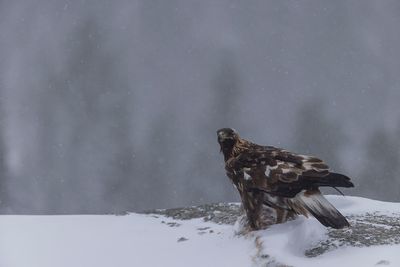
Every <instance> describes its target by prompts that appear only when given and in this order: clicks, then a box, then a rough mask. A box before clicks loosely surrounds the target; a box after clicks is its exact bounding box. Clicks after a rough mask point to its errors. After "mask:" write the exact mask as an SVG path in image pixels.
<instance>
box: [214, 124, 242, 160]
mask: <svg viewBox="0 0 400 267" xmlns="http://www.w3.org/2000/svg"><path fill="white" fill-rule="evenodd" d="M217 136H218V143H219V145H220V146H221V151H222V153H224V156H225V158H226V157H227V156H229V155H230V154H231V153H232V149H233V147H234V146H235V144H236V142H237V141H238V140H239V134H238V133H237V132H236V131H235V130H234V129H231V128H222V129H219V130H218V131H217Z"/></svg>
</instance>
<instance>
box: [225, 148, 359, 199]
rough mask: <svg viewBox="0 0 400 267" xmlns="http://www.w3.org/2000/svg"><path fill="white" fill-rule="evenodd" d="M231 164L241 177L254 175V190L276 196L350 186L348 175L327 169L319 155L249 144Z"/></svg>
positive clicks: (289, 196)
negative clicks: (243, 174) (301, 153)
mask: <svg viewBox="0 0 400 267" xmlns="http://www.w3.org/2000/svg"><path fill="white" fill-rule="evenodd" d="M233 164H234V168H236V169H242V170H243V172H244V173H245V176H246V174H247V175H249V176H251V177H256V178H257V180H258V181H255V184H256V186H255V187H254V190H261V191H264V192H267V193H269V194H271V195H276V196H282V197H288V198H292V197H294V196H296V195H297V194H298V193H299V192H301V191H302V190H313V189H317V188H318V187H319V186H331V187H351V186H353V185H352V183H351V182H350V179H349V178H348V177H346V176H344V175H341V174H337V173H331V172H329V166H328V165H327V164H325V163H324V162H323V161H322V160H321V159H319V158H316V157H313V156H306V155H300V154H296V153H292V152H289V151H286V150H283V149H279V148H275V147H270V146H267V147H264V146H257V147H253V148H252V149H249V150H248V151H246V152H244V153H241V154H240V155H239V156H238V157H237V158H235V161H234V162H233ZM263 180H264V181H263Z"/></svg>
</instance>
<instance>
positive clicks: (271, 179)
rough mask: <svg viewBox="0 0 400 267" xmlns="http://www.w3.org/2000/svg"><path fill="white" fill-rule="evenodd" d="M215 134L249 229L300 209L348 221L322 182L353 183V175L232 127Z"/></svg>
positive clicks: (331, 222)
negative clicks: (244, 136)
mask: <svg viewBox="0 0 400 267" xmlns="http://www.w3.org/2000/svg"><path fill="white" fill-rule="evenodd" d="M217 135H218V143H219V144H220V146H221V151H222V153H223V155H224V159H225V170H226V174H227V176H228V177H229V179H230V180H231V181H232V182H233V184H234V186H235V187H236V189H237V190H238V191H239V194H240V197H241V200H242V204H243V207H244V210H245V212H246V216H247V220H248V226H249V227H250V229H251V230H258V229H263V228H266V227H267V226H269V225H271V224H276V223H282V222H285V221H287V220H289V219H291V218H294V217H296V216H297V215H299V214H302V215H304V216H306V217H308V216H309V215H312V216H314V217H315V218H316V219H317V220H318V221H319V222H320V223H322V224H323V225H325V226H330V227H333V228H337V229H340V228H343V227H346V226H349V222H348V221H347V220H346V218H345V217H344V216H343V215H342V214H341V213H340V212H339V211H338V210H337V209H336V208H335V207H334V206H333V205H332V204H331V203H329V202H328V200H327V199H326V198H325V197H324V196H323V195H322V194H321V192H320V191H319V187H320V186H328V187H333V188H335V189H336V187H354V185H353V183H352V182H351V181H350V178H349V177H347V176H345V175H342V174H339V173H334V172H330V171H329V167H328V165H326V164H325V163H324V162H323V161H322V160H320V159H318V158H316V157H313V156H306V155H300V154H295V153H292V152H289V151H286V150H283V149H280V148H276V147H272V146H261V145H257V144H254V143H252V142H249V141H247V140H245V139H242V138H240V137H239V135H238V133H237V132H236V131H235V130H233V129H230V128H223V129H220V130H218V131H217Z"/></svg>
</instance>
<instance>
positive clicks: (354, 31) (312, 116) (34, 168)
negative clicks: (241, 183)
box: [0, 0, 400, 214]
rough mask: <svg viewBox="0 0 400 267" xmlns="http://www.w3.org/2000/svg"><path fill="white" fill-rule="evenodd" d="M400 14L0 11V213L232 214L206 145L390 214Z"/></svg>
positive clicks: (380, 9) (211, 7) (397, 154)
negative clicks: (301, 164)
mask: <svg viewBox="0 0 400 267" xmlns="http://www.w3.org/2000/svg"><path fill="white" fill-rule="evenodd" d="M399 25H400V2H399V1H396V0H393V1H389V0H388V1H374V0H363V1H345V0H337V1H329V0H326V1H264V0H259V1H235V0H218V1H214V0H202V1H190V0H189V1H188V0H168V1H164V0H135V1H132V0H129V1H128V0H126V1H124V0H121V1H109V0H96V1H94V0H93V1H89V0H87V1H84V0H75V1H53V0H47V1H46V0H44V1H18V0H15V1H7V0H0V200H1V203H0V212H1V213H15V214H21V213H47V214H57V213H114V212H116V213H119V212H124V211H140V210H144V209H152V208H165V207H174V206H185V205H194V204H201V203H210V202H217V201H237V200H238V197H237V192H235V190H234V189H233V187H232V186H231V184H230V182H229V180H228V178H227V177H226V176H225V172H224V168H223V157H222V155H221V154H219V146H218V144H217V141H216V130H217V129H219V128H222V127H233V128H235V129H236V130H237V131H238V132H239V133H240V134H241V136H242V137H244V138H247V139H250V140H252V141H254V142H257V143H259V144H265V145H274V146H278V147H283V148H286V149H290V150H293V151H296V152H299V153H303V154H314V155H317V156H319V157H321V158H322V159H324V160H326V161H327V162H328V163H329V164H330V166H331V167H332V169H333V170H334V171H337V172H343V173H345V174H347V175H348V176H350V177H352V179H353V180H354V181H355V184H356V186H357V187H356V189H353V190H346V191H345V193H346V194H350V195H361V196H365V197H371V198H374V199H381V200H389V201H400V190H399V189H400V139H399V136H400V110H399V102H400V51H399V47H400V30H399Z"/></svg>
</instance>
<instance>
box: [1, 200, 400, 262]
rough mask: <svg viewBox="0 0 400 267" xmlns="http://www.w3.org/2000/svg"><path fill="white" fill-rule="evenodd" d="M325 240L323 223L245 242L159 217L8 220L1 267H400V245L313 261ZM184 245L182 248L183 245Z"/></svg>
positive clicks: (224, 231)
mask: <svg viewBox="0 0 400 267" xmlns="http://www.w3.org/2000/svg"><path fill="white" fill-rule="evenodd" d="M328 199H329V201H331V202H332V203H333V204H334V205H335V206H336V207H337V208H338V209H339V210H340V211H341V212H342V213H343V214H345V215H349V214H362V213H366V212H375V211H379V213H381V214H393V213H398V212H399V210H400V204H399V203H386V202H379V201H374V200H369V199H363V198H356V197H339V196H329V197H328ZM168 223H170V224H168ZM174 223H178V224H180V225H179V226H178V225H176V224H174ZM326 233H327V230H326V228H325V227H323V226H322V225H320V224H319V223H318V221H316V220H315V219H307V218H304V217H301V218H299V219H296V220H295V221H291V222H287V223H285V224H281V225H275V226H273V227H271V228H269V229H267V230H263V231H258V232H254V233H251V234H249V235H247V236H246V237H245V236H237V235H235V227H234V226H231V225H218V224H215V223H211V222H204V221H203V220H202V219H193V220H186V221H179V220H173V219H171V218H166V217H163V216H159V215H141V214H130V215H125V216H112V215H75V216H69V215H68V216H14V215H12V216H9V215H8V216H7V215H3V216H0V267H64V266H65V267H67V266H68V267H71V266H74V267H80V266H82V267H91V266H93V267H105V266H107V267H109V266H117V267H124V266H130V267H131V266H143V267H146V266H174V267H179V266H202V267H204V266H211V267H212V266H232V267H234V266H240V267H245V266H259V264H260V265H261V264H264V265H265V261H263V260H260V255H262V254H268V255H269V258H268V259H269V260H271V259H275V260H276V261H277V262H279V263H284V264H287V265H290V266H299V267H301V266H307V267H313V266H324V267H330V266H342V267H345V266H383V265H384V266H400V253H399V252H400V245H392V246H373V247H365V248H354V247H343V248H339V249H337V250H334V251H331V252H327V253H325V254H323V255H322V256H318V257H316V258H307V257H306V256H304V250H305V249H306V248H309V247H310V245H312V244H316V243H318V241H320V240H323V239H324V237H325V235H326ZM181 238H183V240H184V241H181V242H178V240H179V239H181ZM256 244H258V246H257V245H256ZM379 262H381V264H380V265H376V264H377V263H379ZM264 265H263V266H264Z"/></svg>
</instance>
